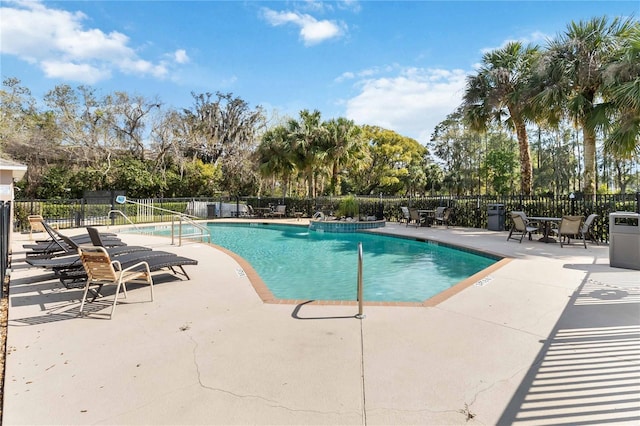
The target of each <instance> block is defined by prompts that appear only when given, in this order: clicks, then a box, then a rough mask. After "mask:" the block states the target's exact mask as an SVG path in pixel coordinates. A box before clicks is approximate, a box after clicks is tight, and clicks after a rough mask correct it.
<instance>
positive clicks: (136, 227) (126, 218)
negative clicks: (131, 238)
mask: <svg viewBox="0 0 640 426" xmlns="http://www.w3.org/2000/svg"><path fill="white" fill-rule="evenodd" d="M111 213H118V214H119V215H120V216H122V217H124V219H125V220H126V221H127V222H129V223H130V224H132V225H133V227H134V228H135V229H136V230H137V231H139V230H140V228H138V226H137V225H136V224H135V223H133V221H132V220H131V219H129V217H128V216H127V215H126V214H124V213H123V212H121V211H120V210H109V213H108V214H109V215H111ZM107 228H109V226H107Z"/></svg>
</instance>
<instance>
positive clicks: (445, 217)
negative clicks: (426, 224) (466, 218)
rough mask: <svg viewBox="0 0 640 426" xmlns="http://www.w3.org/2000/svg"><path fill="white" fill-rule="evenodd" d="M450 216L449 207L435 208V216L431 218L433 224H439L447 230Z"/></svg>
mask: <svg viewBox="0 0 640 426" xmlns="http://www.w3.org/2000/svg"><path fill="white" fill-rule="evenodd" d="M450 215H451V209H450V208H449V207H437V208H436V213H435V216H434V217H433V221H434V223H441V224H443V225H445V226H446V227H447V228H448V227H449V216H450Z"/></svg>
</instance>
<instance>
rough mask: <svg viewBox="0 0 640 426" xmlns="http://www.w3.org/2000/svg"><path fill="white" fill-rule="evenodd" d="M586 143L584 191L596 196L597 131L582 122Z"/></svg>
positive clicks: (584, 141)
mask: <svg viewBox="0 0 640 426" xmlns="http://www.w3.org/2000/svg"><path fill="white" fill-rule="evenodd" d="M582 139H583V144H584V188H583V190H584V193H585V195H586V196H591V197H595V194H596V181H595V177H596V133H595V132H594V131H593V129H591V128H590V127H589V126H588V125H586V124H584V123H583V124H582Z"/></svg>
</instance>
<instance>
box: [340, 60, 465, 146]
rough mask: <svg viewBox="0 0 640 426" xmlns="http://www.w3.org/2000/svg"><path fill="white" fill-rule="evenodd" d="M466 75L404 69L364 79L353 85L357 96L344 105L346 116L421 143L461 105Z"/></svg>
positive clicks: (462, 72) (427, 139)
mask: <svg viewBox="0 0 640 426" xmlns="http://www.w3.org/2000/svg"><path fill="white" fill-rule="evenodd" d="M370 71H371V70H369V72H370ZM466 75H467V74H466V73H465V72H464V71H462V70H452V71H451V70H443V69H423V68H405V69H403V70H401V71H400V72H399V73H396V74H395V75H392V76H385V77H377V78H364V79H362V80H359V81H358V82H357V83H356V87H357V88H358V91H359V93H358V94H357V95H356V96H355V97H353V98H351V99H349V100H348V101H347V102H346V116H347V118H349V119H351V120H354V121H355V122H356V123H358V124H371V125H377V126H380V127H384V128H386V129H390V130H393V131H395V132H397V133H399V134H401V135H404V136H409V137H412V138H414V139H416V140H418V141H419V142H420V143H422V144H425V143H426V142H428V141H429V139H430V138H431V134H432V133H433V130H434V129H435V127H436V126H437V125H438V124H439V123H440V122H441V121H442V120H444V119H445V118H446V116H447V115H449V114H451V113H452V112H454V111H455V110H456V108H457V107H458V106H459V105H460V104H461V102H462V95H463V93H464V88H465V78H466Z"/></svg>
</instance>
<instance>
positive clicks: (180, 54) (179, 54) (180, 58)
mask: <svg viewBox="0 0 640 426" xmlns="http://www.w3.org/2000/svg"><path fill="white" fill-rule="evenodd" d="M173 56H174V59H175V61H176V62H177V63H179V64H186V63H187V62H189V56H188V55H187V51H186V50H184V49H178V50H176V51H175V53H174V55H173Z"/></svg>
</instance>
